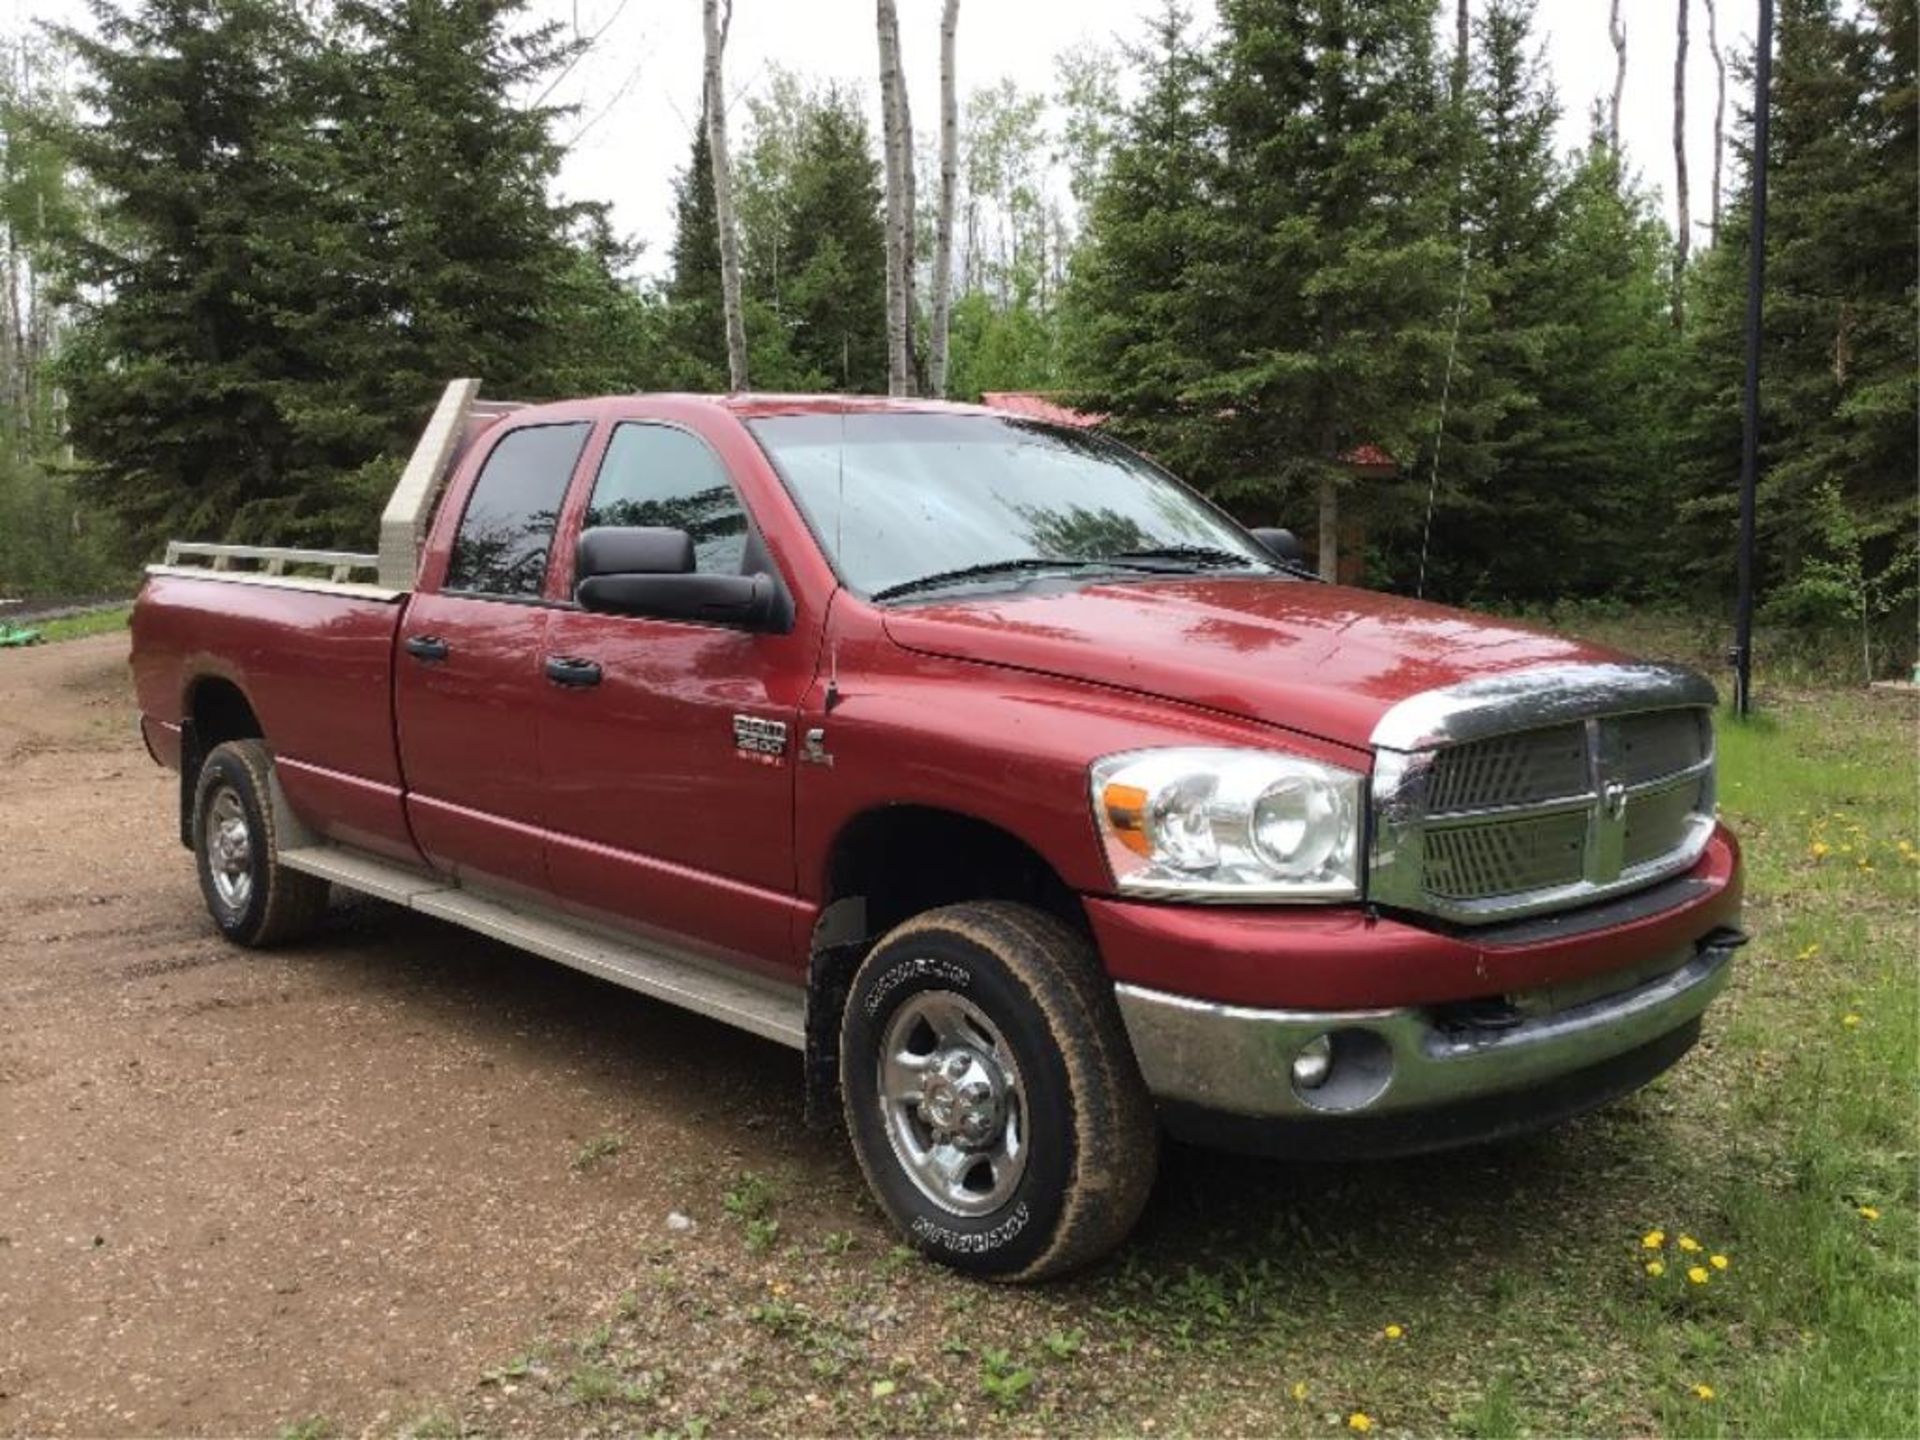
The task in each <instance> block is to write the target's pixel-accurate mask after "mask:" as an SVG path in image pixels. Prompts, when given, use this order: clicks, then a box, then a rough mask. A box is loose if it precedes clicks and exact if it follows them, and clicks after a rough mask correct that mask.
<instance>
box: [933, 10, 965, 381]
mask: <svg viewBox="0 0 1920 1440" xmlns="http://www.w3.org/2000/svg"><path fill="white" fill-rule="evenodd" d="M959 28H960V0H946V6H945V8H944V9H942V10H941V12H940V208H939V211H938V213H937V215H936V217H935V219H934V222H933V333H932V334H931V335H929V336H928V337H927V389H928V392H929V393H930V394H932V395H933V396H934V397H935V398H936V399H940V400H944V399H946V398H947V321H948V319H949V317H950V315H951V313H952V308H953V192H954V186H955V182H956V181H957V180H958V178H959V172H960V105H959V101H958V100H957V99H956V98H955V95H954V74H953V69H954V66H953V52H954V39H955V35H956V33H957V32H958V30H959Z"/></svg>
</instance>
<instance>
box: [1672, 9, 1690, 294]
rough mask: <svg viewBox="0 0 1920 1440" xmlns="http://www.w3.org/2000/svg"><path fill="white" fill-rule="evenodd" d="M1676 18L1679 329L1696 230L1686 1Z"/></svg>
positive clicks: (1675, 270)
mask: <svg viewBox="0 0 1920 1440" xmlns="http://www.w3.org/2000/svg"><path fill="white" fill-rule="evenodd" d="M1674 14H1675V17H1676V19H1675V37H1674V38H1675V42H1676V43H1675V46H1674V51H1673V203H1674V208H1675V210H1676V211H1678V216H1677V219H1678V222H1679V223H1678V226H1677V228H1676V231H1675V234H1674V242H1673V323H1674V325H1675V327H1676V328H1677V327H1678V326H1679V325H1680V324H1681V323H1682V321H1683V320H1684V319H1685V318H1686V317H1685V313H1684V309H1683V307H1684V304H1685V300H1684V295H1685V290H1686V281H1687V253H1688V251H1689V249H1690V248H1691V246H1690V242H1691V240H1692V228H1693V222H1692V221H1691V220H1690V219H1689V218H1688V215H1687V0H1675V5H1674Z"/></svg>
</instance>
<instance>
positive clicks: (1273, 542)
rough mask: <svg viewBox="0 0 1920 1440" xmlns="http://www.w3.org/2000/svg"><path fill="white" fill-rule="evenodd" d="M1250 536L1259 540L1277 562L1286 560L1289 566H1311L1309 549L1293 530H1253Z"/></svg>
mask: <svg viewBox="0 0 1920 1440" xmlns="http://www.w3.org/2000/svg"><path fill="white" fill-rule="evenodd" d="M1248 533H1249V534H1251V535H1252V536H1253V538H1254V539H1256V540H1258V541H1259V542H1260V544H1261V546H1262V548H1264V549H1265V550H1266V552H1267V553H1268V554H1269V555H1271V556H1273V558H1274V559H1276V560H1284V561H1286V562H1287V564H1289V565H1303V566H1304V565H1309V564H1310V563H1311V562H1310V561H1309V560H1308V559H1307V547H1306V546H1304V545H1302V544H1301V543H1300V537H1299V536H1298V535H1295V534H1294V533H1293V532H1292V531H1291V530H1275V529H1266V530H1253V531H1249V532H1248Z"/></svg>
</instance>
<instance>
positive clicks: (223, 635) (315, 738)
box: [132, 565, 418, 860]
mask: <svg viewBox="0 0 1920 1440" xmlns="http://www.w3.org/2000/svg"><path fill="white" fill-rule="evenodd" d="M405 598H406V596H405V592H403V591H390V590H387V589H385V588H384V587H381V586H378V585H366V584H357V583H353V582H350V581H343V582H336V581H331V580H328V579H315V578H311V577H302V576H295V575H269V574H266V573H264V572H260V573H242V572H233V573H224V574H223V573H217V572H207V571H199V570H194V569H191V568H187V567H180V566H171V565H168V566H155V567H154V568H153V569H152V570H150V571H149V572H148V575H147V581H146V586H145V588H144V590H143V591H142V593H141V597H140V603H139V604H138V605H136V606H135V607H134V612H133V621H132V625H133V681H134V690H135V693H136V695H137V696H138V699H139V705H140V710H141V713H142V715H143V716H144V717H145V719H144V721H143V724H144V727H145V733H146V740H147V744H148V746H149V748H150V749H152V750H153V752H154V753H155V755H156V756H158V757H159V758H160V759H162V760H164V761H168V762H169V763H176V764H177V763H178V760H179V754H180V750H181V747H182V746H183V745H187V746H191V745H192V744H194V743H195V742H194V737H193V735H192V733H191V728H190V724H189V722H190V719H191V716H192V714H193V712H194V710H195V708H196V707H198V706H205V705H209V704H215V705H218V704H237V705H242V706H246V707H247V708H248V709H249V710H250V711H252V712H254V713H255V716H256V718H257V720H258V722H259V733H262V734H265V735H270V736H272V737H273V747H274V757H275V760H276V762H277V764H276V769H277V771H278V774H279V778H280V783H281V784H282V786H283V787H284V788H285V790H286V792H287V798H288V799H289V800H291V801H292V802H293V804H294V805H295V807H296V808H297V809H299V810H300V812H301V813H302V814H306V815H313V816H316V817H326V818H325V820H324V821H323V822H322V823H323V824H324V826H325V830H324V832H323V833H324V834H325V835H326V837H327V838H329V839H334V840H339V841H342V842H344V843H349V844H354V845H358V846H361V847H364V848H368V849H372V850H375V851H377V852H378V853H380V854H384V855H389V856H393V857H394V858H399V859H409V860H417V859H418V855H417V852H416V851H415V850H414V848H413V842H412V840H411V838H410V836H409V833H408V830H407V824H406V817H405V814H404V812H403V810H402V806H401V789H402V778H401V769H400V756H399V751H398V748H397V746H396V744H395V738H394V726H393V653H394V642H395V637H396V636H397V634H398V631H399V626H400V618H401V616H402V614H403V613H404V611H405V605H404V603H403V602H404V600H405ZM190 676H191V677H196V678H195V679H194V680H193V682H192V683H191V684H189V677H190Z"/></svg>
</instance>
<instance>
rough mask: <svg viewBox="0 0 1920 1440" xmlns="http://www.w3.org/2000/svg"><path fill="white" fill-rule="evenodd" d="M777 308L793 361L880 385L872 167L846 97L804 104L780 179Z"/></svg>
mask: <svg viewBox="0 0 1920 1440" xmlns="http://www.w3.org/2000/svg"><path fill="white" fill-rule="evenodd" d="M786 191H787V193H786V202H785V204H784V205H783V206H782V218H783V221H784V227H783V228H784V235H783V239H782V243H781V247H780V250H781V255H782V261H783V265H784V268H785V271H786V277H785V280H784V282H783V284H782V286H781V289H780V294H779V300H778V314H779V317H780V319H781V321H782V324H783V328H784V329H785V331H786V333H787V334H788V335H789V337H790V342H789V343H790V345H791V349H792V354H793V359H794V361H795V363H796V364H797V365H799V366H801V367H804V368H805V369H807V370H809V371H811V372H813V373H814V374H816V375H818V376H820V377H821V383H824V384H826V385H827V386H829V387H830V388H832V389H836V390H852V391H867V392H870V393H875V394H878V393H883V392H884V391H885V390H886V385H887V330H886V278H887V270H886V266H887V256H886V236H885V232H884V229H883V227H882V223H881V218H880V208H881V194H880V180H879V166H878V163H877V162H876V161H875V160H874V158H873V154H872V150H871V145H870V141H869V137H868V134H867V124H866V120H865V119H864V117H863V116H862V115H861V114H860V110H859V106H858V102H857V100H856V99H855V97H853V96H851V95H848V94H845V93H843V92H840V91H838V90H830V91H828V92H827V93H826V94H825V95H823V96H822V97H820V98H819V100H817V101H816V102H815V103H814V104H812V105H810V106H809V107H808V108H807V111H806V113H805V117H804V124H803V125H802V127H801V130H800V134H799V142H798V146H797V148H796V150H795V152H794V156H793V166H792V170H791V173H790V174H789V176H788V177H787V182H786Z"/></svg>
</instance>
